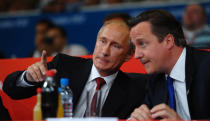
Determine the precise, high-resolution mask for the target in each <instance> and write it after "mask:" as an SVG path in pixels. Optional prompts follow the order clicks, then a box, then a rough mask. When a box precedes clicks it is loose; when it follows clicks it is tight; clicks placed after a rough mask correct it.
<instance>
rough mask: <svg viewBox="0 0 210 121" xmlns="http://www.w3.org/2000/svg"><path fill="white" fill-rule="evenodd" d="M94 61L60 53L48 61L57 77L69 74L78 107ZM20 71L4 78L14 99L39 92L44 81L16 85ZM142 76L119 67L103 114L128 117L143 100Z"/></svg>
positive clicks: (143, 85)
mask: <svg viewBox="0 0 210 121" xmlns="http://www.w3.org/2000/svg"><path fill="white" fill-rule="evenodd" d="M92 64H93V62H92V60H91V59H83V58H79V57H71V56H67V55H64V54H59V55H57V56H56V57H55V58H54V59H53V61H52V62H50V63H48V68H49V69H52V68H55V69H57V74H56V77H55V78H56V80H59V79H60V78H61V77H66V78H69V80H70V84H69V86H70V88H71V89H72V92H73V95H74V98H73V103H74V107H76V105H77V103H78V101H79V99H80V96H81V94H82V91H83V89H84V87H85V84H86V82H87V80H88V78H89V75H90V71H91V68H92ZM21 74H22V71H19V72H15V73H13V74H11V75H9V76H8V77H7V78H6V80H5V81H4V86H3V90H4V91H5V92H6V93H7V94H8V95H9V96H10V97H12V98H14V99H23V98H27V97H31V96H33V95H35V94H36V88H37V87H40V86H42V84H41V83H40V84H37V83H34V84H35V85H36V86H34V87H17V86H16V81H17V79H18V78H19V77H20V75H21ZM140 76H141V77H140V78H138V79H134V78H131V77H130V76H128V75H127V74H125V73H123V72H122V71H119V73H118V75H117V77H116V79H115V80H114V83H113V85H112V87H111V89H110V91H109V94H108V96H107V98H106V101H105V103H104V105H103V108H102V116H103V117H118V118H121V119H125V118H127V117H128V116H129V115H130V113H131V112H132V111H133V110H134V108H135V107H138V106H140V105H141V104H142V102H143V100H144V94H145V79H144V75H140ZM57 82H59V81H57Z"/></svg>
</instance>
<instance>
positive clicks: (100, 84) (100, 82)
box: [96, 77, 106, 90]
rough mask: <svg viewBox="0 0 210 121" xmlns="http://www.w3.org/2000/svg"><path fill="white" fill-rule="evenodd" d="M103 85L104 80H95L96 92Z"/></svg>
mask: <svg viewBox="0 0 210 121" xmlns="http://www.w3.org/2000/svg"><path fill="white" fill-rule="evenodd" d="M105 83H106V82H105V80H104V79H103V78H100V77H98V78H96V84H97V86H96V90H99V89H101V87H102V86H103V85H104V84H105Z"/></svg>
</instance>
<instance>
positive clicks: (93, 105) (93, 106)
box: [90, 77, 106, 116]
mask: <svg viewBox="0 0 210 121" xmlns="http://www.w3.org/2000/svg"><path fill="white" fill-rule="evenodd" d="M105 83H106V82H105V80H104V79H103V78H100V77H99V78H96V84H97V86H96V91H95V94H94V96H93V99H92V102H91V112H90V113H91V115H92V116H94V115H96V114H95V113H96V112H97V111H96V109H97V107H96V105H97V104H96V103H97V91H98V90H100V89H101V87H102V86H103V85H104V84H105ZM98 103H100V102H98ZM98 108H100V107H98Z"/></svg>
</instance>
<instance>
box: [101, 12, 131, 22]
mask: <svg viewBox="0 0 210 121" xmlns="http://www.w3.org/2000/svg"><path fill="white" fill-rule="evenodd" d="M114 18H121V19H122V20H123V21H124V22H126V23H127V24H128V20H130V19H131V16H130V15H129V14H128V13H111V14H109V15H107V16H106V17H105V18H104V23H105V22H106V21H109V20H111V19H114Z"/></svg>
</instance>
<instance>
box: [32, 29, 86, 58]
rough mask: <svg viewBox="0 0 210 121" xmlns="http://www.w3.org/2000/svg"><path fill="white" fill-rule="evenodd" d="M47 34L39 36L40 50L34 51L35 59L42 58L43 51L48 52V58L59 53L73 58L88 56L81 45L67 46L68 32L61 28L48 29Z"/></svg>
mask: <svg viewBox="0 0 210 121" xmlns="http://www.w3.org/2000/svg"><path fill="white" fill-rule="evenodd" d="M46 30H47V32H46V34H45V32H43V31H42V32H43V33H42V35H41V37H40V36H38V37H37V38H38V40H39V44H38V45H40V46H39V47H40V48H39V49H38V48H37V50H35V51H34V53H33V57H40V56H41V52H42V50H46V51H47V53H48V56H55V55H56V54H57V53H64V54H67V55H72V56H79V55H87V54H88V51H87V50H86V49H85V48H84V47H83V46H81V45H76V44H75V45H70V46H68V45H67V34H66V31H65V30H64V29H63V28H61V27H59V26H52V27H49V28H48V29H46Z"/></svg>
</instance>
